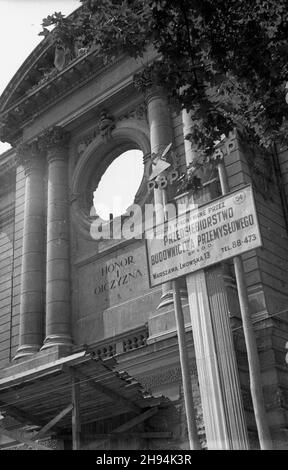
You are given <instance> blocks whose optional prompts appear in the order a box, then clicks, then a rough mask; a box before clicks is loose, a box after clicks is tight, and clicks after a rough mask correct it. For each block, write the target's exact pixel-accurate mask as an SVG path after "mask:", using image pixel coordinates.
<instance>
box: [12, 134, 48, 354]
mask: <svg viewBox="0 0 288 470" xmlns="http://www.w3.org/2000/svg"><path fill="white" fill-rule="evenodd" d="M16 155H17V161H18V164H21V165H23V166H24V171H25V205H24V228H23V245H22V270H21V291H20V332H19V347H18V350H17V353H16V356H15V359H19V358H21V357H24V356H29V355H31V354H35V353H36V352H37V351H39V349H40V347H41V346H42V342H43V336H44V321H45V314H44V312H45V308H44V306H45V212H44V170H45V166H44V158H43V155H42V153H41V152H40V151H39V149H38V146H37V143H33V144H31V145H27V144H23V145H20V146H19V147H18V148H17V151H16Z"/></svg>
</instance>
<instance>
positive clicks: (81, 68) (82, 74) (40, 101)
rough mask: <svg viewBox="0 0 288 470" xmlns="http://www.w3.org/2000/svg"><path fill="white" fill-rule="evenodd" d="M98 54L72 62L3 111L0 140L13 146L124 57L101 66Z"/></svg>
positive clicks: (84, 56)
mask: <svg viewBox="0 0 288 470" xmlns="http://www.w3.org/2000/svg"><path fill="white" fill-rule="evenodd" d="M97 55H98V52H97V51H96V50H92V51H90V52H89V53H87V54H84V55H82V56H80V57H79V58H76V59H74V60H73V61H71V62H70V63H69V64H68V65H67V66H66V67H65V68H64V69H63V70H62V71H61V72H58V73H56V74H55V75H53V76H52V77H51V78H50V79H49V80H47V81H46V82H45V83H43V84H40V85H39V86H36V87H33V89H31V90H30V91H29V90H28V91H27V92H26V94H25V95H24V96H22V97H21V98H20V99H19V100H18V101H17V102H15V103H14V104H13V105H12V106H10V107H9V108H7V109H5V110H3V111H2V113H1V114H0V123H2V125H1V124H0V138H1V140H3V141H5V142H9V143H12V144H13V143H14V141H15V140H16V139H17V138H19V136H20V135H21V133H22V130H23V128H24V127H25V126H27V125H29V124H30V123H32V122H33V121H34V120H35V119H36V118H37V117H38V116H40V115H41V114H43V113H44V112H46V111H47V110H48V109H49V108H51V107H53V106H54V105H55V104H56V103H57V102H59V101H60V100H63V98H65V97H67V96H69V95H71V94H72V93H74V92H75V90H77V89H78V88H80V87H83V86H84V85H86V84H87V83H89V82H90V81H91V80H92V79H95V78H96V77H99V76H100V75H103V74H104V73H105V72H106V71H107V70H109V69H110V68H112V67H114V66H115V65H117V64H118V63H119V62H121V61H122V60H123V58H124V57H126V56H125V54H122V55H120V56H119V57H118V58H117V59H115V60H114V61H113V63H111V64H107V65H106V66H104V65H103V61H102V59H100V58H99V57H97Z"/></svg>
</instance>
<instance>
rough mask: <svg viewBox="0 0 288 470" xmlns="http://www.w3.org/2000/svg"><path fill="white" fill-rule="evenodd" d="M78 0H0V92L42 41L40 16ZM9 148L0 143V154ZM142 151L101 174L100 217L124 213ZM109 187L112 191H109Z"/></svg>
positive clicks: (75, 5)
mask: <svg viewBox="0 0 288 470" xmlns="http://www.w3.org/2000/svg"><path fill="white" fill-rule="evenodd" d="M80 5H81V3H80V1H79V0H0V58H1V67H0V95H1V94H2V93H3V91H4V89H5V88H6V86H7V85H8V83H9V82H10V80H11V79H12V77H13V76H14V74H15V73H16V72H17V70H18V69H19V67H20V66H21V65H22V63H23V62H24V60H25V59H26V58H27V57H28V55H29V54H30V53H31V52H32V51H33V49H34V48H35V47H36V46H37V44H39V42H40V41H41V40H42V37H41V36H38V33H39V32H40V31H41V29H42V28H41V23H42V19H43V18H45V17H46V16H48V15H49V14H52V13H54V12H55V11H57V12H59V11H61V12H62V13H63V14H64V15H69V14H70V13H72V11H74V10H75V9H76V8H78V7H79V6H80ZM8 148H10V145H9V144H4V143H2V142H0V154H1V153H3V152H4V151H5V150H7V149H8ZM142 162H143V159H142V152H139V151H136V152H132V153H131V151H130V152H128V154H127V155H124V156H120V157H118V158H117V159H116V160H115V161H114V162H113V163H112V165H111V166H110V167H109V168H108V170H107V172H106V173H105V175H103V177H102V179H101V182H100V184H99V186H98V189H97V193H96V199H95V204H96V203H98V213H99V215H100V217H101V218H103V219H106V220H107V219H108V218H109V213H110V212H111V213H113V214H114V216H117V215H120V214H121V213H123V212H125V210H126V208H127V207H128V206H129V205H130V204H132V202H133V198H134V195H135V193H136V191H137V189H138V187H139V185H140V182H141V179H142V176H143V163H142ZM112 189H113V190H112Z"/></svg>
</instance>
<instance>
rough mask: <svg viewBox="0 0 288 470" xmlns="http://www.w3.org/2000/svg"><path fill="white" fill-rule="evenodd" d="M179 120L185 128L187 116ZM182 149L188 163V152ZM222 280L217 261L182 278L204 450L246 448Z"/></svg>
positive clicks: (189, 154) (238, 386)
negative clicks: (195, 372)
mask: <svg viewBox="0 0 288 470" xmlns="http://www.w3.org/2000/svg"><path fill="white" fill-rule="evenodd" d="M182 120H183V128H184V132H185V131H186V132H188V133H189V132H190V131H189V130H191V127H192V125H193V123H192V121H191V117H190V115H189V114H188V113H186V112H183V114H182ZM185 136H186V134H185V133H184V137H185ZM186 142H187V140H186ZM190 145H191V144H190ZM185 150H186V151H187V150H190V151H189V153H186V155H187V156H186V162H187V164H189V163H191V161H193V151H191V149H189V148H188V146H187V144H186V146H185ZM224 279H225V272H224V267H223V266H221V265H217V266H215V267H212V268H208V269H206V270H205V271H204V270H200V271H197V272H195V273H191V274H189V275H188V276H187V277H186V281H187V290H188V299H189V306H190V315H191V325H192V331H193V338H194V347H195V355H196V363H197V370H198V377H199V387H200V393H201V402H202V407H203V417H204V424H205V430H206V436H207V445H208V448H209V449H248V448H249V443H248V436H247V429H246V423H245V415H244V409H243V403H242V397H241V390H240V384H239V378H238V369H237V363H236V356H235V350H234V344H233V337H232V332H231V327H230V319H229V305H228V299H227V293H226V288H225V283H224Z"/></svg>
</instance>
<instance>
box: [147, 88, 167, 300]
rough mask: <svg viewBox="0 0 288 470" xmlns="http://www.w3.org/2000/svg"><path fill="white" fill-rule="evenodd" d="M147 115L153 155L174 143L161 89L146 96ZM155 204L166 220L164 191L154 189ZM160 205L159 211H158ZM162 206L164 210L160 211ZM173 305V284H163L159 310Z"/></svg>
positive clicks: (158, 220) (160, 218)
mask: <svg viewBox="0 0 288 470" xmlns="http://www.w3.org/2000/svg"><path fill="white" fill-rule="evenodd" d="M146 103H147V114H148V122H149V128H150V145H151V154H153V153H154V154H157V153H158V152H160V151H163V150H164V149H165V147H166V146H167V145H169V144H170V143H171V142H172V141H173V131H172V125H171V118H170V112H169V109H168V104H167V100H166V98H165V96H164V94H163V92H162V91H161V89H160V88H159V87H152V88H151V89H150V90H149V92H147V94H146ZM154 203H155V207H156V223H157V224H161V223H162V222H163V220H164V205H165V203H166V195H165V193H164V190H163V189H160V188H157V189H154ZM157 205H158V210H157ZM160 205H161V206H162V207H163V210H162V211H161V210H159V208H160ZM172 303H173V291H172V283H171V282H166V283H165V284H162V296H161V302H160V304H159V306H158V308H160V307H163V306H165V305H168V304H172Z"/></svg>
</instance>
